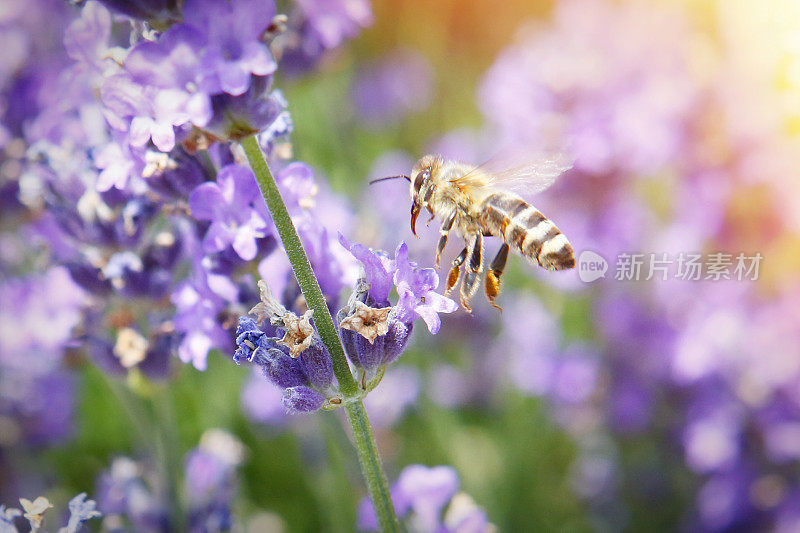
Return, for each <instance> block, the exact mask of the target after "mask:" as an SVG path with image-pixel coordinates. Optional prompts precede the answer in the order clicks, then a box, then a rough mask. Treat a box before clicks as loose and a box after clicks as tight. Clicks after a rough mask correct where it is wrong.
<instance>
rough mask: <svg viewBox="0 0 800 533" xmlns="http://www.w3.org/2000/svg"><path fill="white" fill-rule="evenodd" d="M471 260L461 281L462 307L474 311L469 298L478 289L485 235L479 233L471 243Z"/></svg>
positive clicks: (469, 254) (469, 311)
mask: <svg viewBox="0 0 800 533" xmlns="http://www.w3.org/2000/svg"><path fill="white" fill-rule="evenodd" d="M469 249H470V250H469V253H468V254H467V255H468V256H469V262H468V263H467V267H466V268H465V269H464V270H465V272H464V280H463V281H462V282H461V307H463V308H464V309H465V310H466V311H467V312H468V313H471V312H472V308H471V307H470V306H469V300H470V298H472V296H473V295H474V294H475V291H477V290H478V279H479V278H480V275H481V272H482V271H483V235H481V234H480V233H478V234H477V235H475V236H474V237H473V238H472V242H471V243H470V245H469Z"/></svg>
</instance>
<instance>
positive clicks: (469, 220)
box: [373, 155, 575, 312]
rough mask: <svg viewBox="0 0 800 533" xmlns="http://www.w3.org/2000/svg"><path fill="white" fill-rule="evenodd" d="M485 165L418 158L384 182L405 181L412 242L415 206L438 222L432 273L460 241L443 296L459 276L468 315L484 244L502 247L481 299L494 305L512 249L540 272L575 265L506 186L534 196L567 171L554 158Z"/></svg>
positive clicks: (560, 238) (557, 234) (564, 246)
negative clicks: (451, 238) (497, 242)
mask: <svg viewBox="0 0 800 533" xmlns="http://www.w3.org/2000/svg"><path fill="white" fill-rule="evenodd" d="M487 167H488V165H480V166H474V165H468V164H464V163H459V162H456V161H452V160H447V159H445V158H444V157H442V156H438V155H426V156H424V157H423V158H421V159H420V160H419V161H417V163H416V164H415V165H414V167H413V169H412V170H411V175H410V176H405V175H400V176H389V177H387V178H380V179H378V180H373V182H375V181H381V180H384V179H391V178H405V179H407V180H408V181H409V183H410V187H409V191H410V194H411V231H412V233H413V234H414V235H415V236H416V234H417V232H416V228H415V226H416V221H417V216H418V215H419V213H420V211H421V210H422V208H425V209H427V210H428V212H429V213H430V215H431V217H430V219H429V220H428V223H430V222H431V221H432V220H433V219H434V218H436V217H438V218H440V219H441V220H442V226H441V229H440V234H441V236H440V237H439V242H438V245H437V247H436V267H437V268H439V262H440V257H441V255H442V252H443V251H444V248H445V246H446V245H447V238H448V235H449V234H450V232H451V231H453V230H455V231H456V232H457V233H458V234H459V235H460V236H461V237H462V238H463V239H464V241H465V242H466V246H465V247H464V249H463V250H462V251H461V253H459V254H458V256H456V258H455V260H453V264H452V267H451V269H450V272H449V274H448V276H447V286H446V288H445V293H444V294H445V296H446V295H448V294H449V293H450V292H451V291H452V290H453V288H454V287H455V286H456V285H457V284H458V281H459V279H461V278H462V274H463V280H462V282H461V289H460V302H461V306H462V307H463V308H464V309H465V310H466V311H467V312H472V309H471V308H470V305H469V302H470V299H471V298H472V297H473V296H474V295H475V292H476V291H477V289H478V282H479V280H480V278H481V276H482V274H483V272H484V242H483V241H484V238H485V237H491V236H494V237H499V238H500V239H501V240H502V241H503V244H502V245H501V246H500V250H499V251H498V252H497V255H496V256H495V257H494V259H493V260H492V262H491V264H490V266H489V270H488V271H487V272H486V278H485V279H486V282H485V292H486V298H487V299H488V300H489V303H491V304H492V305H493V306H494V307H496V308H498V309H501V308H500V306H498V305H497V304H496V303H495V299H496V298H497V296H498V295H499V294H500V276H501V275H502V274H503V270H504V269H505V266H506V261H507V260H508V251H509V249H513V250H514V251H516V252H517V253H519V254H521V255H522V256H523V257H525V258H526V259H528V260H529V261H530V262H532V263H536V264H539V265H540V266H542V267H544V268H546V269H548V270H564V269H568V268H573V267H574V266H575V254H574V251H573V249H572V245H571V244H570V243H569V241H568V240H567V238H566V236H564V234H563V233H561V231H560V230H559V229H558V227H556V225H555V224H553V222H551V221H550V220H549V219H548V218H547V217H545V216H544V215H543V214H542V213H541V211H539V210H538V209H536V208H535V207H533V206H532V205H530V204H529V203H528V202H526V201H525V200H523V199H522V197H520V196H519V195H517V194H516V193H514V192H512V190H510V189H512V188H517V189H522V190H525V191H527V192H537V191H541V190H543V189H544V188H546V187H547V186H549V185H550V184H551V183H552V182H553V181H554V180H555V178H556V177H558V175H560V174H561V173H562V172H563V171H564V170H566V169H568V168H569V165H566V164H564V163H563V162H562V161H560V160H559V159H558V158H555V159H542V160H541V161H538V162H534V163H529V164H526V165H520V166H517V167H512V168H510V169H506V170H503V171H500V172H493V171H491V170H489V169H488V168H487Z"/></svg>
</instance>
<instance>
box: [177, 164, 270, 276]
mask: <svg viewBox="0 0 800 533" xmlns="http://www.w3.org/2000/svg"><path fill="white" fill-rule="evenodd" d="M189 205H190V207H191V209H192V215H193V216H194V217H195V218H197V219H198V220H208V221H210V222H211V226H210V227H209V228H208V231H207V232H206V234H205V237H204V238H203V250H204V251H205V252H206V253H214V252H220V251H222V250H225V249H226V248H227V247H228V246H232V247H233V249H234V250H235V251H236V253H237V254H239V257H241V258H242V259H243V260H245V261H250V260H252V259H253V258H255V256H256V253H257V252H258V244H257V242H256V239H257V238H260V237H264V236H265V235H266V233H265V231H264V230H265V229H266V228H267V220H268V216H267V214H266V212H265V211H266V206H265V205H264V200H263V198H261V194H260V193H259V190H258V186H257V185H256V182H255V178H254V177H253V173H252V172H251V171H250V170H248V169H246V168H244V167H241V166H239V165H228V166H226V167H225V168H223V169H222V170H220V172H219V174H218V175H217V182H216V183H204V184H202V185H200V186H199V187H197V188H196V189H195V190H194V191H192V194H191V195H190V196H189Z"/></svg>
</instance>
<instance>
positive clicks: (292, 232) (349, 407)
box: [242, 135, 399, 532]
mask: <svg viewBox="0 0 800 533" xmlns="http://www.w3.org/2000/svg"><path fill="white" fill-rule="evenodd" d="M242 148H244V152H245V154H246V155H247V160H248V161H249V162H250V167H251V168H252V169H253V173H254V174H255V176H256V181H257V182H258V187H259V189H261V194H262V195H263V196H264V201H266V203H267V208H268V209H269V212H270V215H272V221H273V223H274V224H275V227H276V228H277V230H278V235H280V238H281V241H282V242H283V247H284V249H285V250H286V255H287V256H289V262H290V263H291V265H292V270H293V271H294V274H295V276H296V277H297V282H298V283H299V285H300V290H301V291H303V296H304V297H305V299H306V303H307V304H308V307H309V309H313V310H314V325H315V326H316V327H317V332H319V336H320V337H321V338H322V342H323V343H324V344H325V346H326V347H327V348H328V351H329V352H330V354H331V359H332V360H333V373H334V374H335V375H336V380H337V381H338V382H339V390H341V392H342V394H344V396H345V400H346V405H345V410H346V411H347V418H348V420H349V421H350V425H351V427H352V428H353V440H354V441H355V445H356V450H357V451H358V460H359V463H360V464H361V472H362V474H363V475H364V479H365V480H366V482H367V490H368V492H369V495H370V498H371V499H372V502H373V506H374V507H375V513H376V515H377V517H378V524H379V525H380V528H381V531H390V532H395V531H399V529H398V528H399V526H398V524H397V517H396V516H395V512H394V507H393V506H392V499H391V496H390V494H389V484H388V483H387V482H386V475H385V474H384V473H383V465H382V463H381V458H380V455H378V447H377V445H376V444H375V437H374V436H373V434H372V427H371V426H370V424H369V418H368V417H367V412H366V410H365V409H364V404H363V403H361V400H360V399H359V398H358V396H357V395H358V393H359V390H358V385H357V384H356V382H355V380H354V379H353V374H352V373H351V372H350V365H348V364H347V357H346V356H345V353H344V348H343V347H342V341H341V340H340V339H339V335H338V334H337V333H336V327H335V326H334V323H333V317H332V316H331V313H330V310H329V309H328V304H327V302H326V301H325V296H323V294H322V290H321V289H320V287H319V282H318V281H317V277H316V276H315V275H314V271H313V270H312V269H311V263H309V261H308V256H307V255H306V252H305V250H304V249H303V245H302V243H301V242H300V237H299V236H298V235H297V230H296V229H295V227H294V224H293V223H292V218H291V217H290V216H289V211H288V210H287V209H286V204H284V202H283V198H282V197H281V194H280V191H279V190H278V184H277V183H275V178H274V177H273V176H272V172H270V170H269V166H268V165H267V161H266V159H264V154H263V153H262V152H261V147H259V145H258V140H257V139H256V137H255V135H251V136H249V137H245V138H244V139H243V140H242Z"/></svg>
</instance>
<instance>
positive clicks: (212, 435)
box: [184, 429, 244, 532]
mask: <svg viewBox="0 0 800 533" xmlns="http://www.w3.org/2000/svg"><path fill="white" fill-rule="evenodd" d="M243 459H244V446H243V445H242V443H241V442H239V441H238V440H237V439H236V438H235V437H234V436H233V435H231V434H230V433H228V432H226V431H223V430H221V429H209V430H206V431H205V432H204V433H203V435H202V437H201V438H200V444H199V445H198V446H197V447H196V448H194V449H193V450H191V451H189V453H188V454H187V455H186V459H185V461H184V470H185V475H186V485H185V486H186V487H187V488H188V490H187V492H188V494H187V500H188V504H189V527H190V529H191V530H192V531H198V532H200V531H225V530H228V529H230V527H231V522H232V520H231V502H232V500H233V496H234V492H235V489H236V477H235V475H236V468H237V467H238V466H239V465H240V464H241V462H242V460H243Z"/></svg>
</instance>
